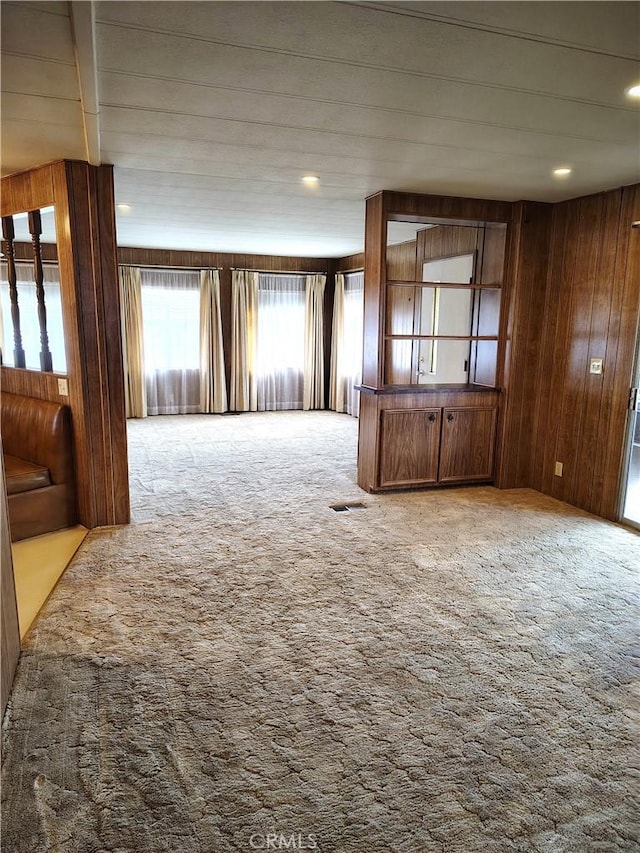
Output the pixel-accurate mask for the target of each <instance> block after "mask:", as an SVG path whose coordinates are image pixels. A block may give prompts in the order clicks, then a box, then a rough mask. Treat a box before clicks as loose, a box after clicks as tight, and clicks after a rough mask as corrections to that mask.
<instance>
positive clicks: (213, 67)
mask: <svg viewBox="0 0 640 853" xmlns="http://www.w3.org/2000/svg"><path fill="white" fill-rule="evenodd" d="M639 53H640V5H639V4H638V3H635V2H524V3H520V2H454V0H450V2H426V3H415V2H404V0H399V2H395V3H333V2H269V0H267V2H257V3H254V2H198V3H191V2H109V1H108V0H107V2H96V3H90V2H72V3H64V2H3V3H2V171H3V174H8V173H11V172H14V171H17V170H20V169H25V168H28V167H31V166H34V165H37V164H40V163H43V162H47V161H49V160H53V159H58V158H61V157H68V158H78V159H88V160H90V161H91V162H103V163H113V164H114V165H115V182H116V200H117V201H118V202H119V203H124V204H128V205H130V206H131V209H130V210H129V211H119V212H118V223H117V224H118V242H119V244H120V245H123V246H149V247H162V248H184V249H209V250H218V251H238V252H254V253H258V254H263V253H264V254H282V255H289V254H291V255H309V256H313V255H317V256H334V257H340V256H343V255H346V254H349V253H351V252H354V251H358V250H361V249H362V245H363V219H364V199H365V198H366V196H367V195H370V194H371V193H374V192H377V191H378V190H381V189H394V190H404V191H412V192H426V193H438V194H447V195H465V196H475V197H487V198H497V199H505V200H517V199H523V198H524V199H532V200H540V201H558V200H561V199H566V198H571V197H575V196H579V195H585V194H587V193H591V192H596V191H599V190H603V189H609V188H613V187H616V186H620V185H623V184H630V183H634V182H636V181H638V180H640V156H639V145H640V101H635V102H634V101H631V100H630V99H629V98H628V97H626V95H625V89H626V88H627V87H629V86H630V85H631V84H633V83H637V82H640V67H639V62H638V58H639ZM564 165H568V166H571V167H572V168H573V173H572V175H571V176H570V177H569V178H567V179H565V180H563V181H560V180H558V179H557V178H554V177H553V176H552V174H551V172H552V169H553V168H554V167H556V166H564ZM305 174H313V175H317V176H318V177H319V178H320V183H319V185H318V186H317V187H312V188H309V187H306V186H304V185H303V184H302V183H301V178H302V176H303V175H305Z"/></svg>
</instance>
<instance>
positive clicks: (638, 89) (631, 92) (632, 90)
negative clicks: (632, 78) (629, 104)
mask: <svg viewBox="0 0 640 853" xmlns="http://www.w3.org/2000/svg"><path fill="white" fill-rule="evenodd" d="M625 92H626V93H627V95H628V96H629V97H630V98H640V83H634V84H633V86H629V88H628V89H625Z"/></svg>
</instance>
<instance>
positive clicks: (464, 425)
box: [438, 406, 496, 483]
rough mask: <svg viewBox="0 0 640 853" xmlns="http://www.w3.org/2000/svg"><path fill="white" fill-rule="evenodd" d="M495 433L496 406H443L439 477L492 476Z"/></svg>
mask: <svg viewBox="0 0 640 853" xmlns="http://www.w3.org/2000/svg"><path fill="white" fill-rule="evenodd" d="M495 433H496V410H495V407H488V406H487V407H475V406H474V407H471V406H465V407H464V408H461V407H459V406H456V407H449V408H446V409H443V411H442V444H441V447H440V470H439V475H438V479H439V481H440V482H441V483H460V482H469V481H472V480H491V479H492V477H493V459H494V449H495Z"/></svg>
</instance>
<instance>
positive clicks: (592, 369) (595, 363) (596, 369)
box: [589, 358, 602, 376]
mask: <svg viewBox="0 0 640 853" xmlns="http://www.w3.org/2000/svg"><path fill="white" fill-rule="evenodd" d="M589 373H595V374H597V375H598V376H599V375H600V374H601V373H602V359H601V358H592V359H591V360H590V361H589Z"/></svg>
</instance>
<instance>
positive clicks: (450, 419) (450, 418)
mask: <svg viewBox="0 0 640 853" xmlns="http://www.w3.org/2000/svg"><path fill="white" fill-rule="evenodd" d="M453 418H454V415H453V413H452V412H449V414H448V415H447V420H448V421H449V422H451V421H452V420H453Z"/></svg>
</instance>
